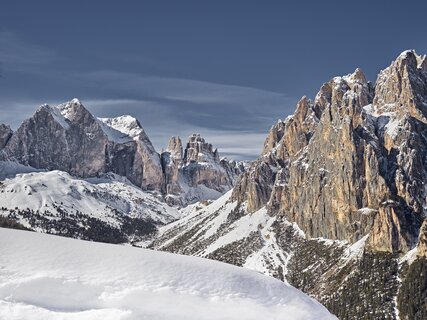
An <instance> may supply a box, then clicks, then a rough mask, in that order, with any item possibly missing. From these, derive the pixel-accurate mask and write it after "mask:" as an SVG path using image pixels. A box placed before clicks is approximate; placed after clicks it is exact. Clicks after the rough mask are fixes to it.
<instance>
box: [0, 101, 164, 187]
mask: <svg viewBox="0 0 427 320" xmlns="http://www.w3.org/2000/svg"><path fill="white" fill-rule="evenodd" d="M4 152H5V154H6V156H7V158H8V159H14V160H17V161H18V162H20V163H23V164H25V165H30V166H32V167H34V168H41V169H48V170H54V169H57V170H63V171H67V172H69V173H71V174H72V175H75V176H79V177H93V176H97V175H99V174H101V173H105V172H109V171H111V172H114V173H117V174H120V175H123V176H126V177H128V178H129V179H130V180H131V181H132V182H133V183H135V184H137V185H138V186H141V187H143V188H145V189H149V190H159V191H160V190H162V188H163V183H164V181H163V173H162V167H161V163H160V156H159V154H157V153H156V152H155V150H154V147H153V146H152V144H151V142H150V140H149V139H148V137H147V135H146V134H145V132H144V131H143V129H142V128H141V126H140V124H139V123H138V122H137V120H136V119H133V118H131V117H128V116H125V117H119V118H113V119H101V120H99V119H97V118H95V117H94V116H93V115H92V114H91V113H90V112H89V111H88V110H87V109H86V108H85V107H84V106H83V105H82V104H81V103H80V101H78V100H77V99H73V100H72V101H70V102H67V103H64V104H61V105H59V106H57V107H50V106H48V105H43V106H41V107H40V108H39V109H38V110H37V111H36V113H35V114H34V115H33V116H32V117H31V118H30V119H27V120H25V121H24V122H23V124H22V125H21V126H20V127H19V128H18V130H17V131H16V133H15V134H13V136H12V137H11V138H10V140H9V142H8V143H7V145H6V147H5V150H4Z"/></svg>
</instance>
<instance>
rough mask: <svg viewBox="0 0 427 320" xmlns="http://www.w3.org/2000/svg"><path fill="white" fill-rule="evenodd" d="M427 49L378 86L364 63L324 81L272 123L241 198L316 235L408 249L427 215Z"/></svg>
mask: <svg viewBox="0 0 427 320" xmlns="http://www.w3.org/2000/svg"><path fill="white" fill-rule="evenodd" d="M425 61H426V59H425V57H420V56H418V55H417V54H416V53H415V52H414V51H405V52H404V53H402V54H401V55H400V56H399V57H398V58H397V59H396V61H394V62H393V63H392V64H391V65H390V66H389V67H388V68H386V69H385V70H383V71H382V72H381V73H380V74H379V76H378V80H377V82H376V85H375V88H373V86H372V85H371V84H370V83H369V82H368V81H367V80H366V79H365V76H364V75H363V73H362V71H361V70H360V69H357V70H356V71H355V72H354V73H352V74H349V75H347V76H343V77H335V78H333V79H332V80H330V81H329V82H327V83H325V84H323V86H322V87H321V89H320V91H319V92H318V94H317V95H316V97H315V99H314V101H310V100H308V99H307V98H306V97H303V98H302V99H301V100H300V102H299V103H298V105H297V108H296V111H295V113H294V114H293V115H292V116H290V117H288V118H287V119H286V120H285V121H280V122H279V123H277V124H276V125H274V126H273V127H272V129H271V130H270V132H269V134H268V137H267V139H266V141H265V145H264V150H263V152H262V155H261V157H260V158H259V159H258V160H257V161H256V162H255V163H253V165H252V166H251V168H250V169H249V170H248V171H247V172H246V173H245V174H243V175H242V177H241V178H240V180H239V182H238V183H237V185H236V187H235V189H234V193H233V199H234V200H237V201H239V202H243V201H247V203H248V211H249V212H254V211H256V210H258V209H260V208H261V207H263V206H267V208H268V210H269V212H270V214H272V215H274V214H279V215H283V216H285V217H286V218H287V219H288V220H289V221H291V222H296V223H297V224H298V225H299V226H300V228H301V229H302V230H303V231H304V232H305V233H306V235H307V236H308V237H324V238H328V239H333V240H347V241H349V242H356V241H358V240H359V239H361V238H362V237H363V236H365V235H367V234H370V237H369V241H368V243H369V247H370V248H371V249H372V250H374V251H386V252H403V253H404V252H407V251H408V250H410V249H411V248H412V247H413V246H414V245H415V244H416V242H417V237H418V233H419V232H418V230H419V228H420V225H421V222H422V220H423V219H424V207H425V205H426V197H425V182H426V181H427V179H426V178H427V176H426V174H427V172H426V171H425V167H426V156H427V148H426V147H425V146H426V142H427V141H426V138H427V134H426V133H427V122H426V119H425V112H426V108H427V103H426V101H427V100H426V99H427V91H426V90H427V72H426V62H425Z"/></svg>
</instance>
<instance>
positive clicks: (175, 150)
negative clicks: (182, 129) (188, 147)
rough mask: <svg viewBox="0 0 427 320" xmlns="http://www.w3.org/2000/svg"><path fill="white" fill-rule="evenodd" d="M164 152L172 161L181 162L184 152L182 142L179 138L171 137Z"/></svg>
mask: <svg viewBox="0 0 427 320" xmlns="http://www.w3.org/2000/svg"><path fill="white" fill-rule="evenodd" d="M166 152H169V153H170V156H171V157H172V158H174V159H179V160H182V158H183V156H184V151H183V149H182V141H181V138H180V137H171V138H170V139H169V142H168V146H167V148H166Z"/></svg>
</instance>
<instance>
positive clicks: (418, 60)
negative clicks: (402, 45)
mask: <svg viewBox="0 0 427 320" xmlns="http://www.w3.org/2000/svg"><path fill="white" fill-rule="evenodd" d="M394 63H398V64H401V63H403V64H406V65H408V66H410V67H412V68H415V69H416V68H418V69H422V70H424V71H427V62H426V56H425V55H423V56H421V55H418V54H417V53H416V52H415V50H414V49H412V50H405V51H403V52H402V53H401V54H400V55H399V56H398V57H397V58H396V60H395V62H394Z"/></svg>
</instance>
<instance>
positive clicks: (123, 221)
mask: <svg viewBox="0 0 427 320" xmlns="http://www.w3.org/2000/svg"><path fill="white" fill-rule="evenodd" d="M0 216H4V217H8V218H11V219H13V220H16V221H18V222H20V223H21V224H23V225H24V226H26V227H28V228H30V229H33V230H36V231H39V232H45V233H51V234H57V235H61V236H67V237H72V238H79V239H85V240H94V241H100V242H113V243H115V242H118V243H121V242H132V241H135V240H138V241H141V240H142V239H144V238H145V237H150V236H151V235H152V234H153V233H154V232H155V230H156V228H157V226H159V225H163V224H167V223H169V222H171V221H174V220H176V219H177V218H179V217H180V213H179V211H178V210H177V209H176V208H173V207H170V206H169V205H167V204H166V203H164V202H163V199H162V197H161V195H159V194H157V193H155V192H148V191H143V190H142V189H140V188H138V187H136V186H135V185H133V184H132V183H130V182H129V180H127V179H126V178H125V177H121V176H119V175H116V174H113V173H107V174H103V175H102V177H98V178H87V179H81V178H76V177H73V176H71V175H70V174H68V173H67V172H64V171H59V170H54V171H48V172H40V170H37V169H34V168H31V167H27V166H23V165H20V164H17V163H14V162H5V161H0Z"/></svg>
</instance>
